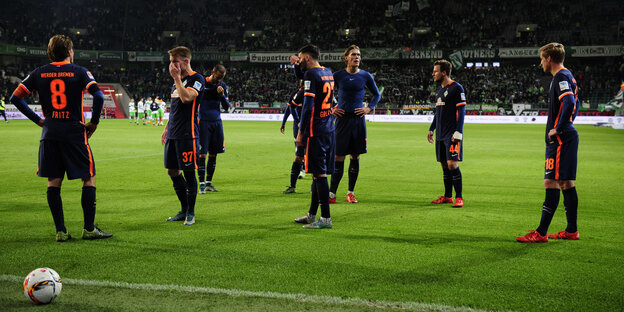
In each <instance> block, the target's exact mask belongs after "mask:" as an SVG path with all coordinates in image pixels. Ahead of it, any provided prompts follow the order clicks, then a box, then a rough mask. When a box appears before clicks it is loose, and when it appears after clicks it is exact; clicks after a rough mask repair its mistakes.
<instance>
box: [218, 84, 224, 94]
mask: <svg viewBox="0 0 624 312" xmlns="http://www.w3.org/2000/svg"><path fill="white" fill-rule="evenodd" d="M217 93H218V94H219V96H223V95H224V93H223V87H222V86H218V87H217Z"/></svg>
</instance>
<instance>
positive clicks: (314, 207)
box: [308, 178, 329, 216]
mask: <svg viewBox="0 0 624 312" xmlns="http://www.w3.org/2000/svg"><path fill="white" fill-rule="evenodd" d="M325 179H326V181H327V178H325ZM316 185H317V181H316V179H313V180H312V186H310V191H312V198H311V199H310V209H309V210H308V213H309V214H310V215H311V216H315V215H316V212H317V211H318V206H319V196H318V191H317V187H316ZM327 197H328V199H329V193H328V194H327Z"/></svg>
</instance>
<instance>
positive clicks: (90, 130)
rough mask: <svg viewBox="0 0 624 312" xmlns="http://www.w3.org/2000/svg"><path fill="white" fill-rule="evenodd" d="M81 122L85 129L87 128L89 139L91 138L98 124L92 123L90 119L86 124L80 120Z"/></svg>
mask: <svg viewBox="0 0 624 312" xmlns="http://www.w3.org/2000/svg"><path fill="white" fill-rule="evenodd" d="M80 124H81V125H82V126H83V127H85V129H87V139H89V138H91V136H92V135H93V132H95V130H96V129H97V125H96V124H94V123H91V122H90V121H89V122H87V123H86V124H85V123H83V122H80Z"/></svg>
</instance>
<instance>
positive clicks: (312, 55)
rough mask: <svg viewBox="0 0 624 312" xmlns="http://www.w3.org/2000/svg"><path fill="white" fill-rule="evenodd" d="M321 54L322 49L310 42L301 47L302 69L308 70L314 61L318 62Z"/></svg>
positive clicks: (300, 64)
mask: <svg viewBox="0 0 624 312" xmlns="http://www.w3.org/2000/svg"><path fill="white" fill-rule="evenodd" d="M320 54H321V50H319V48H318V47H317V46H315V45H313V44H308V45H306V46H304V47H303V48H301V49H299V55H298V56H299V60H300V63H299V66H301V69H302V70H307V69H308V68H309V67H311V64H312V63H314V62H318V58H319V55H320Z"/></svg>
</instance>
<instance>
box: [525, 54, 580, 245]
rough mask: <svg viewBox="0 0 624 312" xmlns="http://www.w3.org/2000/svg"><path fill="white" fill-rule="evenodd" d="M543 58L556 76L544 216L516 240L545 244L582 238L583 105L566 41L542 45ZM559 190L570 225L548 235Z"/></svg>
mask: <svg viewBox="0 0 624 312" xmlns="http://www.w3.org/2000/svg"><path fill="white" fill-rule="evenodd" d="M540 59H541V66H542V69H543V70H544V72H547V73H550V74H551V75H553V79H552V82H551V83H550V91H549V93H548V119H547V122H546V135H545V138H546V165H545V171H544V188H545V189H546V199H545V200H544V204H543V205H542V219H541V221H540V224H539V226H538V227H537V229H536V230H533V231H531V232H529V233H528V234H526V235H525V236H519V237H516V240H517V241H519V242H521V243H545V242H548V239H549V238H551V239H569V240H578V239H579V233H578V229H577V224H576V218H577V210H578V196H577V194H576V187H575V186H574V180H576V163H577V153H578V145H579V136H578V133H577V132H576V129H575V128H574V125H573V122H574V119H575V118H576V114H577V113H578V110H579V107H580V102H579V99H578V86H577V84H576V80H575V79H574V76H573V75H572V73H571V72H570V71H569V70H568V69H567V68H565V67H564V66H563V61H564V59H565V50H564V47H563V45H562V44H560V43H554V42H553V43H549V44H547V45H545V46H543V47H541V48H540ZM559 190H561V192H562V193H563V205H564V206H565V212H566V218H567V221H568V225H567V227H566V228H565V230H563V231H561V232H558V233H557V234H547V232H548V227H549V226H550V222H551V221H552V218H553V215H554V214H555V211H556V210H557V206H558V205H559V196H560V193H559V192H560V191H559Z"/></svg>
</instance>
